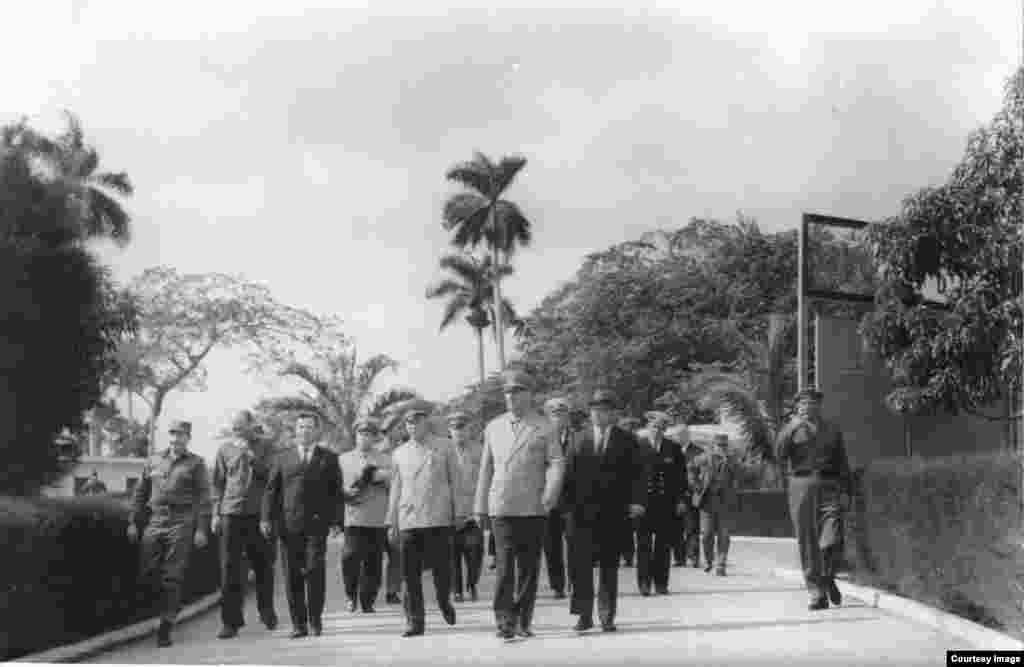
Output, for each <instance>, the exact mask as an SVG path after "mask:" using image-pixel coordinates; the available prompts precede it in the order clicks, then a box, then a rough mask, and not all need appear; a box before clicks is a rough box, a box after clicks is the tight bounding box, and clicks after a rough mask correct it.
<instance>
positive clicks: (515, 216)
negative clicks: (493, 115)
mask: <svg viewBox="0 0 1024 667" xmlns="http://www.w3.org/2000/svg"><path fill="white" fill-rule="evenodd" d="M525 166H526V158H523V157H518V156H513V157H503V158H502V159H501V161H500V162H498V163H497V164H495V163H494V162H492V161H491V160H490V158H488V157H487V156H486V155H484V154H483V153H480V152H476V153H474V155H473V159H472V160H471V161H469V162H462V163H459V164H457V165H455V166H454V167H452V168H451V169H449V170H448V173H447V174H446V178H447V179H448V180H449V181H453V182H455V183H458V184H460V185H462V186H463V187H465V188H466V190H467V191H465V192H460V193H457V194H455V195H453V196H452V197H451V198H450V199H448V201H447V202H445V205H444V213H443V216H444V218H443V219H444V228H445V229H447V230H453V231H454V236H453V237H452V245H454V246H455V247H457V248H459V249H466V248H476V247H477V246H478V245H480V244H484V245H485V246H486V247H487V249H488V250H489V251H490V252H491V256H492V260H491V261H492V264H493V266H504V265H506V264H508V259H509V257H510V256H511V255H512V254H513V253H514V252H515V250H516V248H517V246H521V245H523V246H525V245H528V244H529V243H530V240H531V238H532V234H531V231H530V221H529V220H527V219H526V216H525V215H523V212H522V211H521V210H520V209H519V206H518V205H517V204H515V203H514V202H512V201H509V200H507V199H503V198H502V195H504V194H505V191H506V190H508V188H509V186H511V185H512V181H514V180H515V177H516V176H517V175H518V174H519V172H520V171H521V170H522V169H523V167H525ZM503 277H504V274H503V272H501V271H497V272H495V273H494V274H493V276H492V278H493V281H494V302H495V303H503V302H504V299H503V298H502V295H501V279H502V278H503ZM494 315H495V319H494V332H495V336H496V339H497V342H498V370H499V371H501V370H504V369H505V328H506V326H508V322H506V321H505V317H504V316H505V313H503V312H502V309H500V308H499V309H496V310H495V312H494Z"/></svg>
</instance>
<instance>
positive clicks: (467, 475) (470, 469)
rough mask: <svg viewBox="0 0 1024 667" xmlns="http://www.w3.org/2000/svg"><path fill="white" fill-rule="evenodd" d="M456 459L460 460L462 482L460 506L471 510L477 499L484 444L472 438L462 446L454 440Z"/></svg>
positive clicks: (468, 510) (453, 448)
mask: <svg viewBox="0 0 1024 667" xmlns="http://www.w3.org/2000/svg"><path fill="white" fill-rule="evenodd" d="M452 450H453V451H454V452H455V460H456V461H458V462H459V471H460V472H461V474H462V484H461V486H459V498H458V503H459V507H462V508H465V510H466V512H470V511H471V510H472V508H473V501H474V500H475V499H476V484H477V481H478V480H479V479H480V460H481V459H482V458H483V444H481V442H480V441H479V440H475V439H470V440H468V441H466V442H465V443H463V445H462V447H461V448H460V447H459V445H456V444H455V443H454V442H452Z"/></svg>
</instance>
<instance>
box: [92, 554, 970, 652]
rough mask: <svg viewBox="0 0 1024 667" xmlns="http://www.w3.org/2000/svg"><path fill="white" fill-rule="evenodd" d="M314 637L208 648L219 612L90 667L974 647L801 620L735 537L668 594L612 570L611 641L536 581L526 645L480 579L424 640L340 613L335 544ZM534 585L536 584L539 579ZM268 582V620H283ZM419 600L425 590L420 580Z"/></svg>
mask: <svg viewBox="0 0 1024 667" xmlns="http://www.w3.org/2000/svg"><path fill="white" fill-rule="evenodd" d="M329 558H330V569H329V574H328V604H327V611H326V613H325V616H324V635H323V636H322V637H319V638H307V639H302V640H290V639H288V636H287V635H288V632H289V631H290V628H289V627H288V624H287V622H285V623H284V624H283V625H282V627H280V628H278V630H276V631H275V632H273V633H270V632H267V631H265V630H264V629H263V628H262V626H261V625H260V624H259V622H258V620H257V619H256V614H255V609H254V608H253V607H254V603H253V602H252V601H251V600H250V601H249V602H248V604H247V608H246V616H247V619H248V621H249V624H250V625H249V626H247V627H246V628H243V630H242V632H241V634H240V636H239V637H238V638H237V639H234V640H228V641H223V640H218V639H217V638H216V637H215V635H216V633H217V630H218V629H219V627H220V619H219V615H218V614H216V613H209V614H206V615H204V616H202V617H199V618H197V619H195V620H193V621H190V622H188V623H185V624H183V625H182V626H180V627H178V628H177V629H176V631H175V644H174V646H173V647H171V648H169V649H157V648H156V647H155V645H154V644H153V640H152V639H151V638H150V639H147V640H145V641H141V642H137V643H135V644H130V645H127V646H124V647H122V648H120V649H117V650H115V651H113V652H111V653H106V654H103V655H99V656H96V657H95V658H93V659H92V662H98V663H135V664H140V663H143V664H160V663H162V664H252V665H270V664H285V665H321V664H324V665H327V664H330V665H336V664H360V665H361V664H388V665H391V664H395V665H435V664H509V665H519V664H521V665H551V664H577V665H603V664H619V665H628V667H641V666H644V665H680V664H692V665H754V664H757V665H775V664H780V663H785V664H789V665H794V664H795V665H881V664H886V665H922V666H923V665H939V664H945V651H946V650H947V649H954V648H955V649H970V648H985V647H974V646H971V645H970V644H968V643H966V642H965V641H963V640H960V639H957V638H955V637H953V636H950V635H944V634H941V633H938V632H936V631H934V630H932V629H931V628H929V627H926V626H923V625H919V624H917V623H914V622H912V621H908V620H905V619H903V618H900V617H898V616H893V615H890V614H888V613H886V612H885V611H883V610H879V609H874V608H871V607H869V606H867V605H866V604H865V603H864V602H862V601H859V600H854V599H848V600H844V605H843V606H842V607H841V608H834V609H830V610H828V611H824V612H809V611H807V607H806V604H807V594H806V592H805V591H804V589H803V587H802V586H801V585H799V584H796V583H792V582H789V581H785V580H783V579H778V578H775V577H772V576H771V575H770V574H767V572H770V571H771V569H772V568H780V567H781V568H795V567H796V566H797V561H796V553H795V545H794V544H793V543H792V542H771V541H764V542H762V541H757V540H753V541H747V540H742V539H737V540H736V541H735V542H734V545H733V547H732V552H731V553H730V561H731V562H732V568H731V571H730V576H728V577H724V578H723V577H715V576H712V575H709V574H705V573H704V571H703V570H696V569H692V568H673V570H672V584H671V589H672V595H669V596H652V597H649V598H644V597H641V596H640V595H639V594H638V593H637V590H636V580H635V577H636V570H635V569H633V568H623V569H622V570H621V573H620V599H619V617H618V619H617V624H618V626H619V632H617V633H614V634H602V633H601V632H600V631H596V632H595V631H591V632H589V633H586V634H585V635H583V636H577V635H576V633H574V632H572V631H571V630H570V628H571V626H572V624H573V623H574V622H575V617H573V616H571V615H570V614H569V613H568V604H567V602H566V601H563V600H554V599H552V597H551V595H550V592H549V591H548V590H547V587H546V585H544V584H543V583H542V586H541V595H540V599H539V600H538V604H537V613H536V619H535V622H534V630H535V631H536V632H537V637H535V638H533V639H529V640H516V641H512V642H508V643H506V642H503V641H502V640H500V639H498V638H496V637H495V636H494V624H493V617H492V613H491V591H492V590H493V584H494V577H493V574H492V573H490V572H485V574H484V579H483V581H482V582H481V600H480V601H479V602H476V603H465V604H462V605H457V608H458V615H459V617H458V623H457V624H456V625H455V626H453V627H448V626H446V625H445V624H444V622H443V621H442V619H441V617H440V614H439V613H438V612H437V611H436V608H430V607H428V615H427V634H426V635H425V636H423V637H416V638H411V639H403V638H402V637H400V636H399V635H400V633H401V631H402V629H403V625H404V624H403V620H402V616H401V613H400V611H399V608H397V607H393V606H387V605H384V604H382V603H381V604H380V605H379V607H378V612H377V613H376V614H373V615H365V614H349V613H347V612H345V611H342V610H341V607H342V605H343V604H344V594H343V590H342V587H341V584H340V581H339V579H340V577H339V576H338V552H337V545H334V546H332V549H331V553H330V554H329ZM542 581H543V580H542ZM280 584H281V582H280V580H278V589H279V591H280V594H279V596H278V608H277V609H278V613H279V615H281V616H282V620H284V619H286V618H287V606H286V603H285V600H284V594H283V590H282V589H281V585H280ZM424 590H425V593H426V596H427V600H428V603H429V602H430V601H432V600H433V593H432V591H433V584H432V582H431V580H430V578H429V575H428V576H427V577H425V579H424Z"/></svg>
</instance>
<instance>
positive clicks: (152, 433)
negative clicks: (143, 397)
mask: <svg viewBox="0 0 1024 667" xmlns="http://www.w3.org/2000/svg"><path fill="white" fill-rule="evenodd" d="M166 396H167V394H166V392H164V391H157V392H156V393H155V394H154V395H153V410H152V413H151V415H150V418H149V443H147V444H148V445H149V454H150V456H152V455H153V454H155V453H156V426H157V422H158V421H160V413H161V412H163V409H164V398H165V397H166Z"/></svg>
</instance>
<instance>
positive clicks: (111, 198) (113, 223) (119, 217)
mask: <svg viewBox="0 0 1024 667" xmlns="http://www.w3.org/2000/svg"><path fill="white" fill-rule="evenodd" d="M65 118H66V119H67V122H68V127H67V129H66V130H65V131H64V133H63V134H61V135H59V136H58V137H57V138H56V139H50V138H49V137H45V136H43V135H41V134H39V133H37V132H35V131H34V130H32V129H31V128H29V127H28V126H27V125H26V124H25V123H24V122H22V123H21V124H20V125H17V126H14V128H12V131H13V132H15V133H18V132H20V133H22V139H23V140H24V142H25V145H26V146H27V147H28V148H29V149H30V150H31V151H32V152H33V153H35V154H36V155H37V156H38V157H40V158H42V161H43V166H44V168H45V169H46V170H47V171H48V172H49V174H48V176H50V177H51V178H53V179H54V180H55V181H57V182H59V183H60V184H61V185H62V186H63V187H64V188H66V189H67V195H68V199H69V201H70V203H71V204H72V205H73V206H74V207H76V208H77V209H78V214H79V216H78V217H79V219H80V224H81V230H80V233H81V235H82V237H83V238H84V239H96V238H104V239H110V240H112V241H114V242H115V243H117V244H118V245H122V246H123V245H125V244H126V243H128V241H129V240H130V238H131V227H130V223H131V218H130V216H129V215H128V212H127V211H125V209H124V207H123V206H122V205H121V202H120V201H118V199H117V197H128V196H131V195H132V194H133V193H134V188H133V186H132V184H131V181H130V180H129V179H128V175H127V174H126V173H124V172H116V173H113V172H104V171H100V170H99V167H100V157H99V153H98V152H97V151H96V149H95V148H93V147H92V146H89V145H88V144H86V143H85V133H84V132H83V131H82V125H81V123H80V122H79V121H78V118H77V117H75V115H74V114H72V113H70V112H65Z"/></svg>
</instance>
